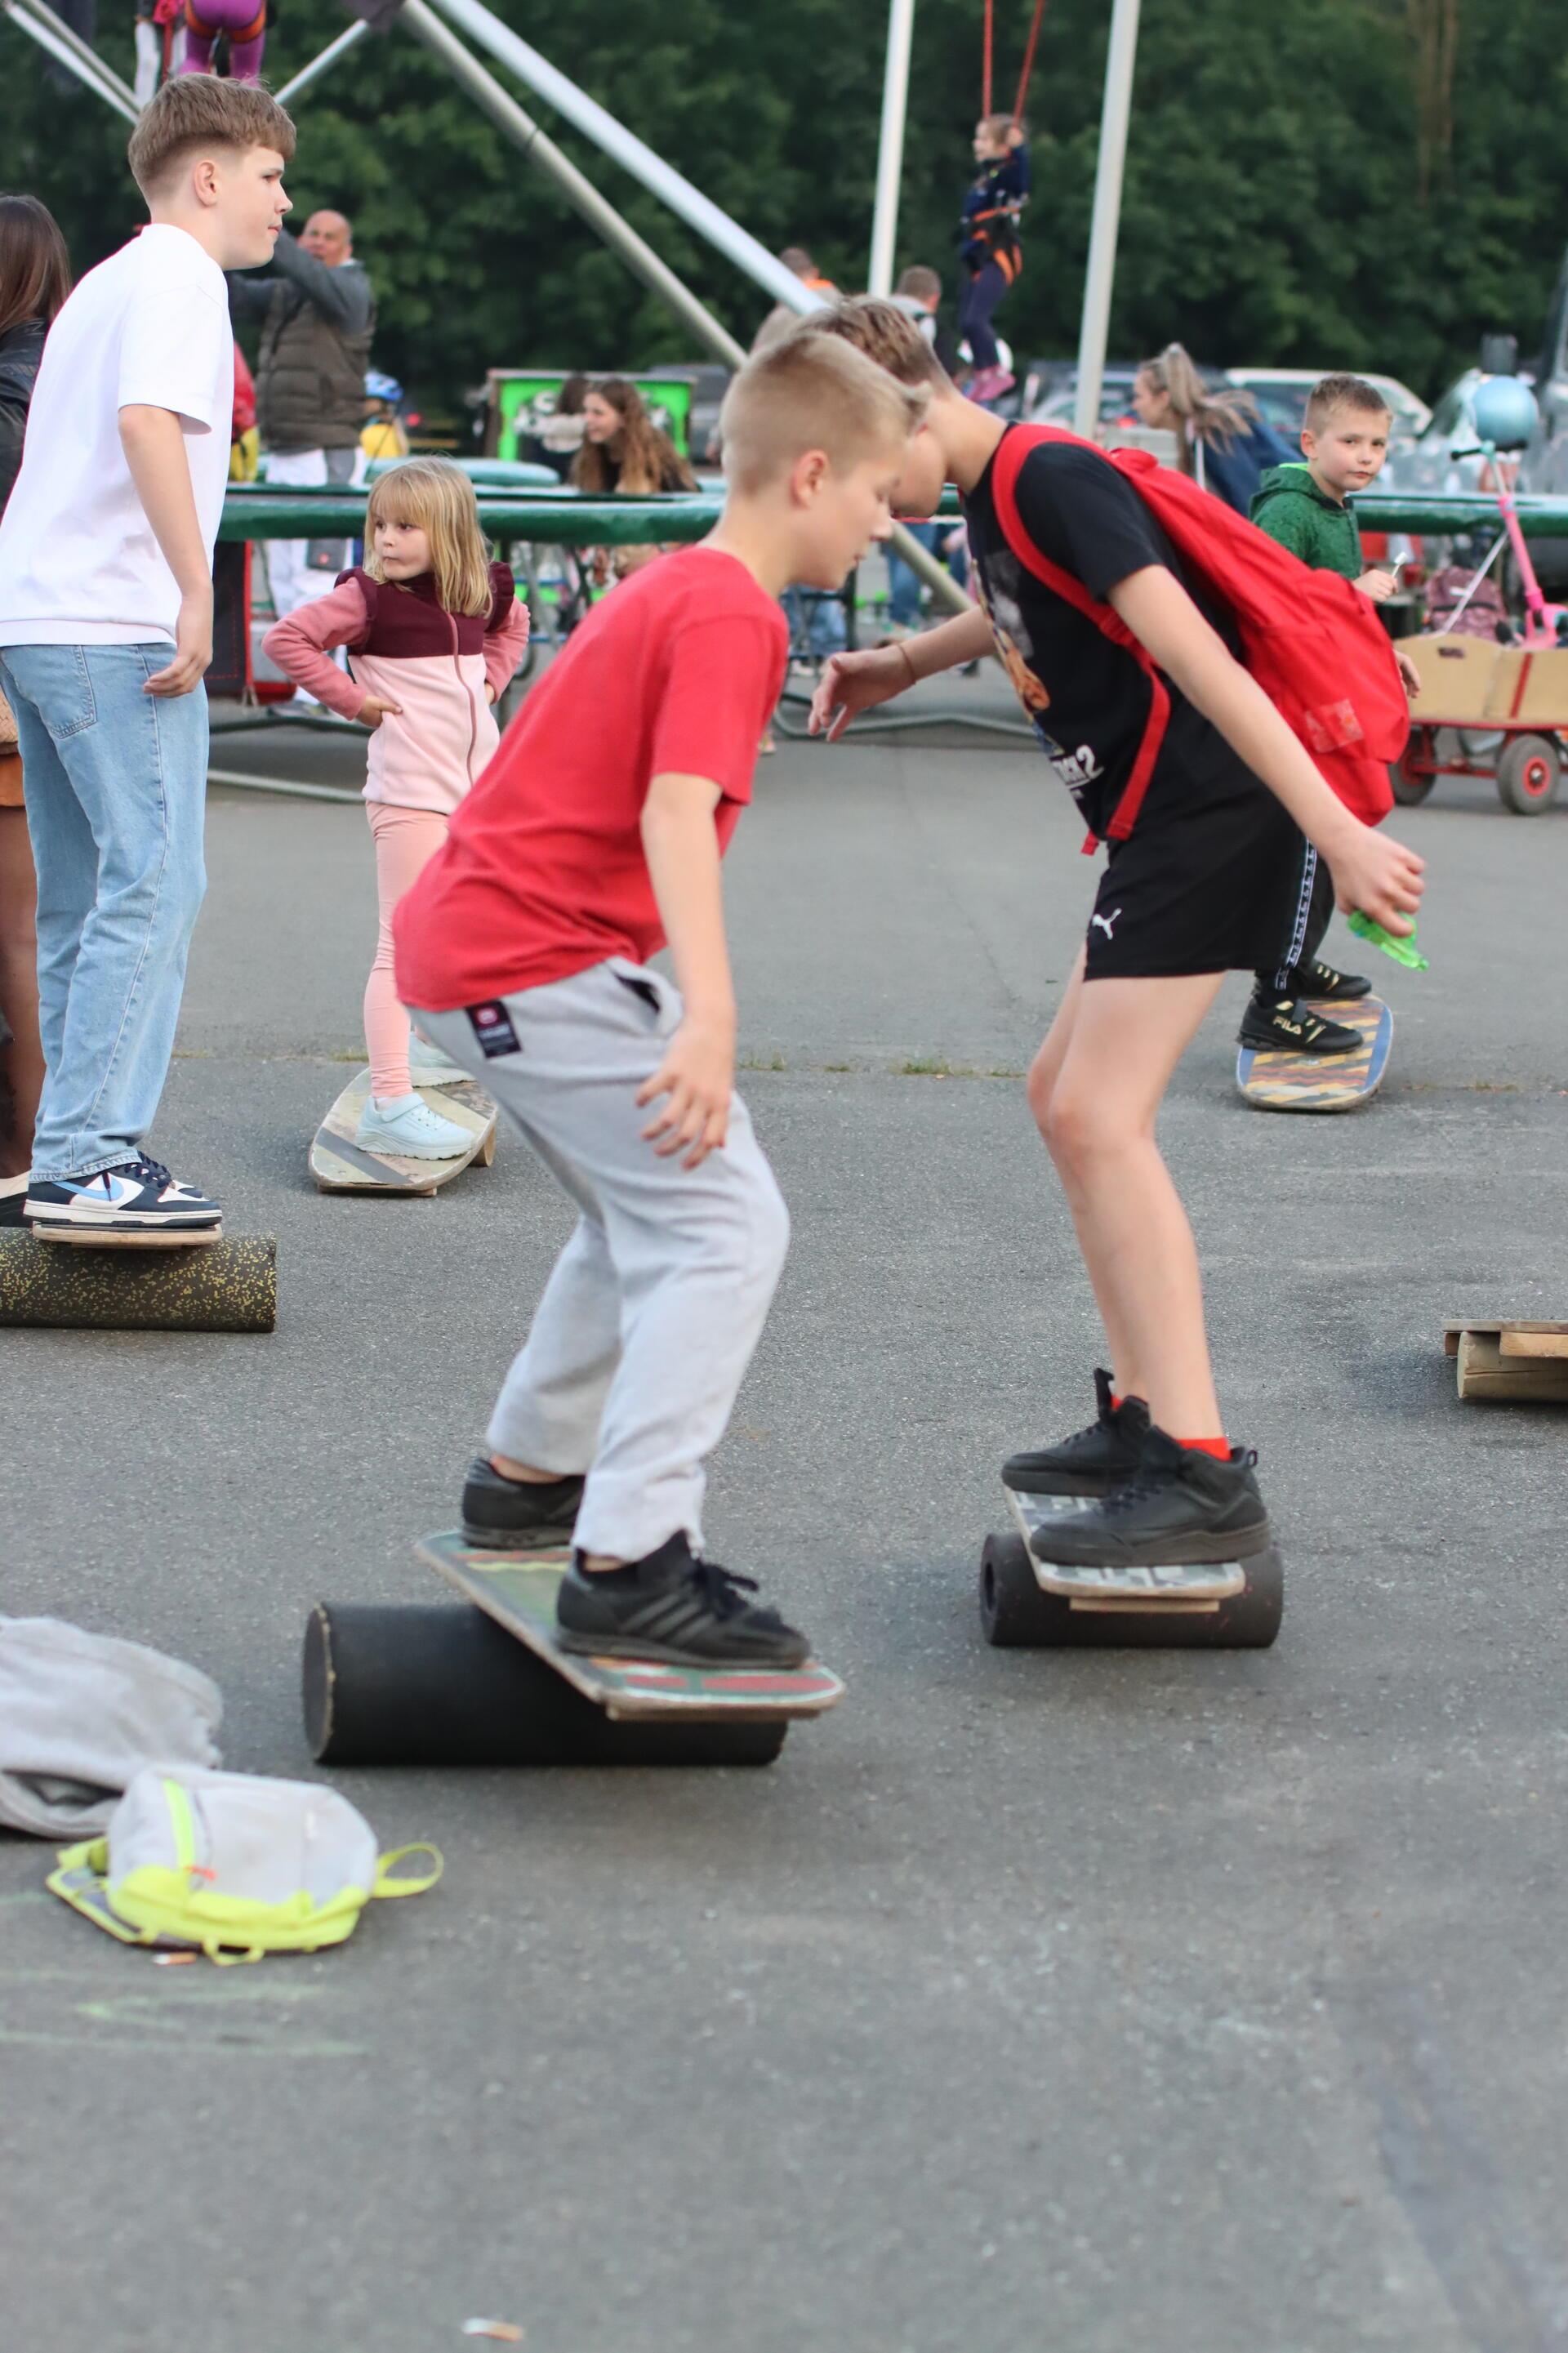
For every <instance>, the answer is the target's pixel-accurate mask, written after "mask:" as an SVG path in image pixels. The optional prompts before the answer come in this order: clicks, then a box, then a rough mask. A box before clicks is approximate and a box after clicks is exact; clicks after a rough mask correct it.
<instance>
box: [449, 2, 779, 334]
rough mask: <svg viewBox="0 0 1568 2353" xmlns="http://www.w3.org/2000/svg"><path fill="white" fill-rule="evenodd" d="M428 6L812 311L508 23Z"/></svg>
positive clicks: (766, 282)
mask: <svg viewBox="0 0 1568 2353" xmlns="http://www.w3.org/2000/svg"><path fill="white" fill-rule="evenodd" d="M436 5H437V7H438V8H439V9H440V11H441V14H442V15H443V16H447V17H449V18H450V20H451V22H452V23H453V24H454V25H456V26H458V30H459V31H460V32H463V33H466V34H467V35H468V38H469V39H470V40H471V41H477V42H478V43H479V47H480V48H482V49H489V53H490V55H491V57H493V58H499V59H500V63H501V64H502V65H503V66H505V67H506V68H507V69H508V71H509V72H510V73H514V74H516V76H517V78H518V79H519V80H520V81H521V82H525V83H526V84H527V85H528V87H529V89H530V90H533V91H534V92H535V93H536V94H537V95H538V96H539V97H540V98H542V99H543V100H545V102H546V103H547V104H548V105H550V106H552V107H554V108H555V110H556V111H557V113H559V114H563V115H564V116H565V118H566V120H567V121H568V122H571V123H574V125H575V126H576V128H577V129H578V130H579V131H581V132H583V133H584V136H585V137H587V138H589V139H591V140H593V142H594V143H595V146H597V147H602V148H603V149H604V151H605V154H606V155H609V156H611V157H612V158H613V159H614V161H615V162H616V163H617V164H620V165H621V166H622V168H623V169H624V170H626V171H627V172H629V173H630V174H632V177H633V178H634V179H637V180H640V181H641V182H642V184H643V185H644V187H645V188H649V189H651V190H652V192H653V194H654V195H656V196H658V198H659V199H660V200H661V202H663V203H664V204H667V205H668V206H669V209H670V211H671V212H673V213H677V214H679V216H680V218H681V219H682V220H683V221H685V222H686V224H687V226H688V227H689V228H694V229H695V230H696V231H697V233H698V235H699V236H700V237H706V238H707V239H708V242H709V243H710V245H713V246H716V247H717V248H718V249H719V251H720V252H721V253H722V254H724V255H726V256H727V257H728V259H730V260H731V261H732V262H733V263H734V264H735V267H736V268H737V269H742V270H744V272H745V274H746V276H747V277H748V278H750V279H751V280H752V282H753V283H754V284H755V285H758V286H760V287H761V288H762V289H763V292H764V293H766V294H769V295H771V296H772V298H773V301H775V302H784V303H787V304H788V306H789V308H790V309H791V310H792V311H802V312H805V311H815V310H816V309H818V308H819V307H820V305H821V302H822V297H821V295H820V294H814V293H813V292H812V291H811V289H810V288H809V287H808V286H806V285H805V284H804V283H803V282H802V280H800V279H798V278H797V277H796V276H795V272H794V271H793V270H792V269H785V268H784V264H783V262H782V261H779V260H777V259H775V258H774V256H773V254H771V253H770V252H769V251H768V249H767V248H766V246H764V245H759V244H758V242H757V240H756V238H755V237H752V235H751V234H750V233H749V232H748V231H747V230H745V229H743V228H742V227H741V226H740V224H739V222H737V221H732V220H731V218H730V216H729V214H728V213H726V212H721V210H720V208H719V206H717V205H716V204H714V203H713V202H712V200H711V199H710V197H708V196H705V195H703V194H702V192H701V190H700V189H699V188H694V187H693V186H692V185H691V183H690V181H689V180H688V179H685V178H683V177H682V175H681V174H680V173H679V172H677V171H676V170H674V168H673V167H672V166H671V165H670V164H667V163H665V162H664V160H663V158H662V157H661V156H658V155H656V154H655V153H654V152H653V149H652V148H651V147H646V146H644V144H643V142H642V141H641V140H640V139H638V138H637V137H636V136H635V135H634V133H633V132H630V131H628V130H627V129H626V126H625V124H624V123H620V122H617V121H616V118H615V116H614V115H613V114H608V113H606V112H605V109H604V108H603V107H602V106H600V105H598V104H597V103H596V102H595V100H593V99H591V98H590V97H589V96H588V95H587V93H586V91H584V90H579V89H578V87H577V85H576V83H575V82H574V81H568V79H566V76H565V75H564V74H563V73H559V72H557V70H556V69H555V68H554V67H553V66H552V65H551V64H549V63H548V62H547V60H546V59H545V58H542V57H541V56H540V54H539V51H538V50H537V49H534V48H531V47H529V45H528V43H527V42H526V41H525V40H523V39H522V38H521V37H520V36H519V35H518V34H516V33H514V32H513V31H512V29H511V27H510V25H503V24H502V23H501V21H500V17H499V16H495V15H493V14H492V13H491V11H490V10H489V8H487V7H485V6H484V5H483V0H436Z"/></svg>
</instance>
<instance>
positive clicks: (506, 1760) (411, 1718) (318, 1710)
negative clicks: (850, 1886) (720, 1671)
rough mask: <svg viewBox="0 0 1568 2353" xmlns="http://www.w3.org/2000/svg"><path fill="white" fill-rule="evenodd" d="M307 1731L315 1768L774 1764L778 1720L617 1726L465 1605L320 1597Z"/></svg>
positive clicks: (309, 1640) (313, 1620)
mask: <svg viewBox="0 0 1568 2353" xmlns="http://www.w3.org/2000/svg"><path fill="white" fill-rule="evenodd" d="M303 1663H304V1699H305V1737H306V1740H307V1741H308V1742H309V1744H310V1754H311V1756H312V1757H315V1758H316V1759H317V1761H318V1763H320V1764H322V1765H771V1764H772V1763H773V1758H774V1757H776V1756H777V1755H778V1753H779V1750H780V1749H781V1748H782V1747H783V1746H784V1734H785V1732H786V1730H787V1729H788V1725H787V1723H786V1720H785V1719H784V1717H782V1716H763V1717H757V1716H752V1717H749V1718H746V1719H744V1720H742V1719H739V1718H737V1719H734V1720H731V1721H721V1722H718V1723H713V1722H709V1723H706V1724H688V1723H682V1722H681V1721H679V1719H674V1720H671V1721H669V1722H665V1723H660V1722H657V1721H652V1722H650V1721H647V1720H640V1721H638V1722H636V1723H629V1724H616V1723H613V1722H612V1721H611V1719H610V1717H609V1716H607V1715H605V1711H604V1709H603V1708H601V1707H595V1704H594V1703H593V1701H592V1700H588V1699H584V1697H583V1694H582V1693H581V1692H576V1691H574V1690H573V1688H572V1686H571V1684H570V1683H565V1682H563V1679H562V1677H561V1676H560V1675H558V1674H556V1673H555V1672H554V1670H553V1669H552V1668H551V1667H548V1666H546V1665H545V1663H544V1662H543V1660H542V1659H537V1658H535V1657H534V1655H533V1652H532V1651H530V1650H528V1649H527V1648H526V1647H525V1645H524V1644H523V1643H521V1642H519V1641H514V1639H513V1638H512V1636H511V1635H510V1634H508V1633H505V1632H503V1631H502V1630H501V1628H500V1627H499V1626H497V1625H495V1624H494V1623H493V1622H492V1620H489V1618H487V1617H486V1616H485V1614H484V1612H483V1610H482V1609H472V1608H470V1607H469V1606H468V1604H467V1603H465V1602H458V1604H457V1605H456V1606H455V1607H453V1606H450V1605H447V1604H443V1603H440V1602H437V1603H434V1604H428V1605H426V1604H424V1603H419V1604H410V1605H407V1606H405V1607H401V1608H397V1607H384V1606H382V1605H380V1604H371V1605H361V1604H353V1603H349V1604H336V1603H329V1602H325V1601H318V1602H317V1604H316V1607H315V1608H314V1609H313V1610H312V1611H311V1612H310V1618H309V1619H308V1620H307V1621H306V1626H305V1655H304V1662H303Z"/></svg>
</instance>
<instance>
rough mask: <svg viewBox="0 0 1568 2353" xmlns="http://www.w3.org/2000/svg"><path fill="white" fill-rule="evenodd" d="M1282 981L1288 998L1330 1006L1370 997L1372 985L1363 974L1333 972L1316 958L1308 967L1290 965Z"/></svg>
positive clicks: (1333, 970) (1327, 965)
mask: <svg viewBox="0 0 1568 2353" xmlns="http://www.w3.org/2000/svg"><path fill="white" fill-rule="evenodd" d="M1285 981H1286V987H1288V988H1289V992H1290V994H1291V996H1292V997H1316V998H1317V999H1318V1000H1319V1001H1320V1003H1323V1002H1326V1003H1328V1004H1330V1005H1353V1004H1354V1003H1355V1000H1356V998H1357V997H1370V996H1371V995H1372V983H1371V981H1370V980H1368V979H1367V978H1366V976H1365V975H1364V974H1363V973H1359V972H1336V971H1335V969H1334V967H1333V965H1331V964H1324V963H1323V962H1322V961H1321V958H1320V957H1317V956H1314V957H1313V959H1312V961H1311V963H1310V964H1298V965H1291V967H1290V970H1289V972H1288V973H1287V975H1286V976H1285Z"/></svg>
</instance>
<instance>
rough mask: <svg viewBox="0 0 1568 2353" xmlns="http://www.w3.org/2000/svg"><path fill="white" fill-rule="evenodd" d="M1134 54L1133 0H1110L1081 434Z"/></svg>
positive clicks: (1089, 410) (1100, 323)
mask: <svg viewBox="0 0 1568 2353" xmlns="http://www.w3.org/2000/svg"><path fill="white" fill-rule="evenodd" d="M1137 55H1138V0H1115V6H1114V9H1113V11H1112V15H1111V18H1110V50H1109V52H1108V53H1107V56H1106V60H1105V103H1104V108H1103V110H1102V111H1101V114H1100V164H1099V167H1098V169H1097V170H1096V173H1095V175H1094V217H1093V221H1092V224H1091V226H1090V228H1089V270H1088V274H1087V276H1086V278H1085V280H1084V289H1083V328H1082V332H1081V333H1080V335H1079V346H1078V406H1077V408H1076V410H1075V412H1074V417H1073V423H1074V425H1075V426H1076V427H1077V428H1078V430H1079V432H1080V433H1082V434H1084V435H1086V436H1092V435H1093V433H1094V431H1095V428H1096V427H1097V426H1098V425H1099V423H1100V386H1101V385H1102V384H1103V383H1104V381H1105V343H1106V337H1107V335H1108V334H1109V333H1110V289H1111V284H1112V281H1113V280H1114V279H1115V276H1116V237H1117V231H1118V230H1119V228H1120V227H1121V172H1122V166H1123V164H1125V162H1126V160H1127V121H1128V117H1129V115H1130V114H1131V111H1132V69H1133V65H1134V63H1135V61H1136V58H1137Z"/></svg>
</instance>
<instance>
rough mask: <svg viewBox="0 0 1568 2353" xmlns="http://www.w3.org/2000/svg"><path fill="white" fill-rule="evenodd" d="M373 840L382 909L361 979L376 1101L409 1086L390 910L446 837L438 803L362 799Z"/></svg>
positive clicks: (405, 1025) (405, 1027)
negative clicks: (412, 805) (369, 963)
mask: <svg viewBox="0 0 1568 2353" xmlns="http://www.w3.org/2000/svg"><path fill="white" fill-rule="evenodd" d="M365 812H366V814H367V816H368V817H369V818H370V830H371V836H372V839H374V843H375V894H376V898H377V900H378V902H379V903H380V909H381V930H380V932H379V934H377V937H376V943H375V962H374V964H373V965H372V966H371V968H370V978H369V979H368V980H367V981H366V982H365V985H364V1042H365V1047H366V1050H367V1051H368V1052H369V1055H370V1091H371V1093H372V1094H373V1095H374V1097H375V1099H376V1101H377V1102H378V1103H385V1102H387V1101H388V1100H389V1098H390V1097H391V1096H393V1095H405V1094H407V1092H409V1087H410V1083H411V1082H410V1080H409V1076H408V1016H407V1014H406V1013H405V1011H404V1010H403V1008H402V1006H401V1005H400V1004H399V1003H398V1001H397V983H396V980H395V977H394V975H393V969H392V911H393V909H394V908H395V906H396V904H397V902H398V901H399V899H401V898H402V896H403V894H404V892H405V891H408V890H411V889H412V888H413V886H414V884H415V883H416V881H418V879H419V877H420V875H421V874H423V872H424V871H425V869H426V866H427V865H428V864H429V862H430V860H431V859H432V858H434V857H435V855H436V852H437V850H438V849H440V847H441V845H442V843H443V842H444V841H445V840H446V839H447V819H446V818H445V817H444V816H443V815H442V813H441V811H440V810H439V809H423V808H395V807H393V806H392V804H391V802H390V801H366V803H365Z"/></svg>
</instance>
